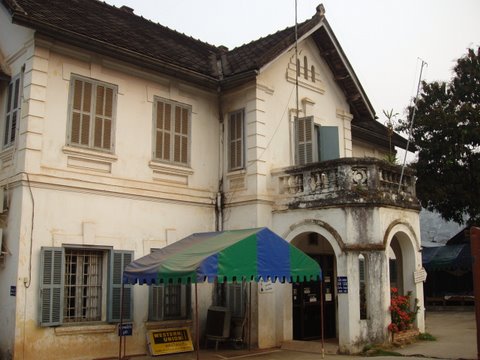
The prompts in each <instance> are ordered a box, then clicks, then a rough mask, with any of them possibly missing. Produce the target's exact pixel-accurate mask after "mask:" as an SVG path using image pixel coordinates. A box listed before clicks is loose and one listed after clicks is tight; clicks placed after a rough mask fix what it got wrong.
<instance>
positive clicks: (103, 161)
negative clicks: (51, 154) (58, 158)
mask: <svg viewBox="0 0 480 360" xmlns="http://www.w3.org/2000/svg"><path fill="white" fill-rule="evenodd" d="M62 151H63V153H64V154H66V155H67V166H68V167H71V168H77V169H83V170H91V171H97V172H103V173H111V171H112V163H114V162H115V161H117V160H118V157H117V156H116V155H114V154H109V153H103V152H101V151H95V150H90V149H83V148H76V147H72V146H64V147H63V148H62Z"/></svg>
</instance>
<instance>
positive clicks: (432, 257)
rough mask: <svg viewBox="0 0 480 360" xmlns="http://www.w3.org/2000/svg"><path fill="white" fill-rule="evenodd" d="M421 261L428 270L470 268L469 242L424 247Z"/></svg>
mask: <svg viewBox="0 0 480 360" xmlns="http://www.w3.org/2000/svg"><path fill="white" fill-rule="evenodd" d="M422 263H423V266H424V267H425V269H427V270H428V271H436V270H437V271H438V270H458V269H461V270H471V269H472V255H471V251H470V244H460V245H446V246H435V247H424V248H423V250H422Z"/></svg>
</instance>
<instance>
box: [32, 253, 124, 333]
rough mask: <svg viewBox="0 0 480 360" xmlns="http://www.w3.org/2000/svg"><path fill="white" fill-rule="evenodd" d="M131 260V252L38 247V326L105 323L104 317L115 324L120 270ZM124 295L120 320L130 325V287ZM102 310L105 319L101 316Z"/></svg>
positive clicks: (118, 305)
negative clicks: (39, 252)
mask: <svg viewBox="0 0 480 360" xmlns="http://www.w3.org/2000/svg"><path fill="white" fill-rule="evenodd" d="M107 259H109V260H108V261H107ZM132 260H133V252H131V251H109V250H105V249H94V248H88V249H86V248H77V247H72V248H45V247H42V249H41V268H40V299H39V300H40V301H39V304H40V311H39V314H40V319H39V320H40V321H39V322H40V325H41V326H57V325H61V324H62V323H84V322H88V323H90V322H94V321H105V320H106V319H107V316H108V320H109V321H112V322H115V321H119V320H120V295H121V281H122V275H123V269H124V268H125V266H126V265H127V264H128V263H130V262H131V261H132ZM107 263H108V264H109V267H107ZM107 275H108V276H107ZM107 278H108V279H109V282H110V286H109V287H108V293H107V290H106V289H107V286H106V285H107ZM124 291H125V296H124V316H123V317H124V319H125V320H126V321H131V318H132V305H133V302H132V296H133V294H132V286H131V285H125V287H124ZM105 308H106V309H107V314H108V315H107V316H106V315H105V314H103V313H102V309H105Z"/></svg>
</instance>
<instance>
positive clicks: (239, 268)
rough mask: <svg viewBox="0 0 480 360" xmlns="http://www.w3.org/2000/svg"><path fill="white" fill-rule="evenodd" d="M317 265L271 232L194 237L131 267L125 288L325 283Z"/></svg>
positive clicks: (215, 234)
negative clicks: (167, 284)
mask: <svg viewBox="0 0 480 360" xmlns="http://www.w3.org/2000/svg"><path fill="white" fill-rule="evenodd" d="M321 278H322V271H321V269H320V266H319V265H318V263H317V262H316V261H315V260H314V259H312V258H311V257H309V256H308V255H306V254H305V253H304V252H302V251H301V250H299V249H298V248H296V247H295V246H293V245H291V244H290V243H288V242H287V241H285V240H284V239H282V238H281V237H280V236H278V235H277V234H275V233H274V232H272V231H271V230H269V229H268V228H257V229H247V230H229V231H220V232H206V233H195V234H192V235H190V236H188V237H186V238H184V239H182V240H179V241H177V242H175V243H173V244H171V245H168V246H166V247H164V248H162V249H160V250H156V251H153V252H152V253H150V254H149V255H146V256H144V257H142V258H140V259H137V260H135V261H133V262H131V263H130V264H129V265H127V266H126V268H125V270H124V272H123V281H124V283H129V284H136V283H139V284H149V285H150V284H162V283H195V282H197V283H198V282H204V281H209V282H212V281H215V280H218V281H219V282H233V281H260V280H263V281H268V280H270V281H273V282H275V281H277V280H278V281H281V282H285V281H287V282H302V281H310V280H321Z"/></svg>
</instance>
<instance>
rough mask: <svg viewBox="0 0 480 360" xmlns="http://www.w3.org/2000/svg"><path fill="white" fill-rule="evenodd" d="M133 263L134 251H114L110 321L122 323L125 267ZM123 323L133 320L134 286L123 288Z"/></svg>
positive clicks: (109, 303) (111, 265) (126, 285)
mask: <svg viewBox="0 0 480 360" xmlns="http://www.w3.org/2000/svg"><path fill="white" fill-rule="evenodd" d="M132 261H133V251H112V255H111V257H110V288H109V299H108V300H109V301H108V321H109V322H119V321H120V303H121V301H122V299H121V295H122V294H121V292H122V278H123V270H124V269H125V266H127V265H128V264H129V263H131V262H132ZM123 291H124V295H123V321H132V319H133V316H132V315H133V311H132V310H133V286H132V285H130V284H125V285H124V287H123Z"/></svg>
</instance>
